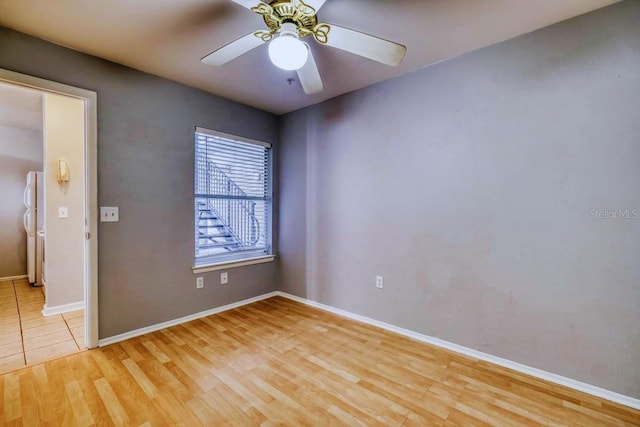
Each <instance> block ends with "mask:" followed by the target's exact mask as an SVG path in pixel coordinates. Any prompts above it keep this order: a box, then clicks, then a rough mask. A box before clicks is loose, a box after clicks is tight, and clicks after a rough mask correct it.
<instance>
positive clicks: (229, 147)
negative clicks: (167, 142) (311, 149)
mask: <svg viewBox="0 0 640 427" xmlns="http://www.w3.org/2000/svg"><path fill="white" fill-rule="evenodd" d="M194 199H195V258H196V260H195V265H196V266H201V265H207V264H216V263H220V262H227V261H234V260H243V259H248V258H255V257H259V256H265V255H269V254H271V145H270V144H267V143H263V142H259V141H253V140H250V139H246V138H240V137H235V136H232V135H226V134H223V133H220V132H214V131H211V130H207V129H202V128H196V133H195V197H194Z"/></svg>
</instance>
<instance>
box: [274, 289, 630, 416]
mask: <svg viewBox="0 0 640 427" xmlns="http://www.w3.org/2000/svg"><path fill="white" fill-rule="evenodd" d="M275 294H276V295H278V296H281V297H284V298H288V299H290V300H293V301H297V302H300V303H302V304H306V305H309V306H311V307H315V308H319V309H321V310H324V311H328V312H331V313H333V314H337V315H339V316H343V317H346V318H348V319H352V320H357V321H359V322H362V323H366V324H368V325H372V326H376V327H378V328H381V329H385V330H387V331H391V332H395V333H396V334H399V335H403V336H405V337H408V338H413V339H415V340H417V341H421V342H424V343H427V344H432V345H435V346H436V347H441V348H444V349H447V350H450V351H453V352H455V353H460V354H463V355H465V356H469V357H472V358H474V359H479V360H484V361H485V362H489V363H493V364H494V365H498V366H503V367H505V368H509V369H513V370H514V371H518V372H522V373H523V374H527V375H531V376H532V377H536V378H540V379H542V380H545V381H549V382H552V383H555V384H559V385H562V386H565V387H568V388H571V389H574V390H578V391H581V392H583V393H587V394H590V395H592V396H596V397H599V398H602V399H606V400H610V401H612V402H615V403H619V404H621V405H625V406H629V407H631V408H634V409H640V399H636V398H633V397H630V396H625V395H624V394H620V393H616V392H614V391H610V390H606V389H604V388H601V387H597V386H594V385H591V384H587V383H583V382H581V381H577V380H573V379H571V378H567V377H563V376H562V375H558V374H554V373H551V372H547V371H543V370H542V369H538V368H533V367H531V366H527V365H523V364H522V363H518V362H514V361H511V360H508V359H504V358H502V357H498V356H493V355H491V354H487V353H483V352H481V351H478V350H474V349H471V348H468V347H464V346H461V345H458V344H454V343H451V342H448V341H444V340H441V339H439V338H434V337H430V336H428V335H424V334H421V333H418V332H414V331H411V330H409V329H404V328H400V327H397V326H394V325H390V324H388V323H384V322H380V321H378V320H375V319H371V318H369V317H365V316H361V315H359V314H354V313H351V312H348V311H346V310H341V309H339V308H335V307H331V306H329V305H326V304H322V303H319V302H316V301H312V300H308V299H306V298H301V297H298V296H295V295H291V294H288V293H285V292H281V291H277V292H275Z"/></svg>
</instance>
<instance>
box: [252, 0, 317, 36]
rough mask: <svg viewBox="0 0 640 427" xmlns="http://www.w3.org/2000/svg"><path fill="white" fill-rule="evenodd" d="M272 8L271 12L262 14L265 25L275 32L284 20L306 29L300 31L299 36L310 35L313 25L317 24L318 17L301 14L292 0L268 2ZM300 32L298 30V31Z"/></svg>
mask: <svg viewBox="0 0 640 427" xmlns="http://www.w3.org/2000/svg"><path fill="white" fill-rule="evenodd" d="M269 5H270V6H271V8H272V9H273V14H270V15H266V14H265V15H263V18H264V22H265V24H267V27H269V29H270V30H271V31H272V32H274V33H277V32H278V31H279V30H280V27H281V26H282V24H283V23H285V22H291V23H293V24H295V25H296V27H298V29H300V28H304V29H306V30H307V31H302V33H303V34H298V35H299V37H306V36H309V35H311V31H312V30H313V27H315V26H316V25H317V24H318V18H317V17H316V16H315V15H313V16H309V15H303V14H302V13H300V10H299V8H298V7H296V5H295V4H294V2H293V1H291V0H275V1H273V2H272V3H270V4H269ZM298 33H300V31H298Z"/></svg>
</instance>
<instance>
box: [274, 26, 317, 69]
mask: <svg viewBox="0 0 640 427" xmlns="http://www.w3.org/2000/svg"><path fill="white" fill-rule="evenodd" d="M308 57H309V51H308V50H307V47H306V46H305V45H304V43H302V42H301V41H300V40H298V39H297V38H296V37H295V36H290V35H282V36H280V37H277V38H275V39H273V40H272V41H271V43H269V58H270V59H271V62H273V65H275V66H276V67H278V68H282V69H283V70H287V71H294V70H299V69H300V68H302V66H303V65H304V64H305V63H306V62H307V58H308Z"/></svg>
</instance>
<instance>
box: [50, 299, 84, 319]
mask: <svg viewBox="0 0 640 427" xmlns="http://www.w3.org/2000/svg"><path fill="white" fill-rule="evenodd" d="M83 308H84V301H80V302H72V303H71V304H63V305H56V306H53V307H48V306H47V304H45V305H44V306H43V307H42V315H43V316H53V315H55V314H62V313H67V312H69V311H76V310H82V309H83Z"/></svg>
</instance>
